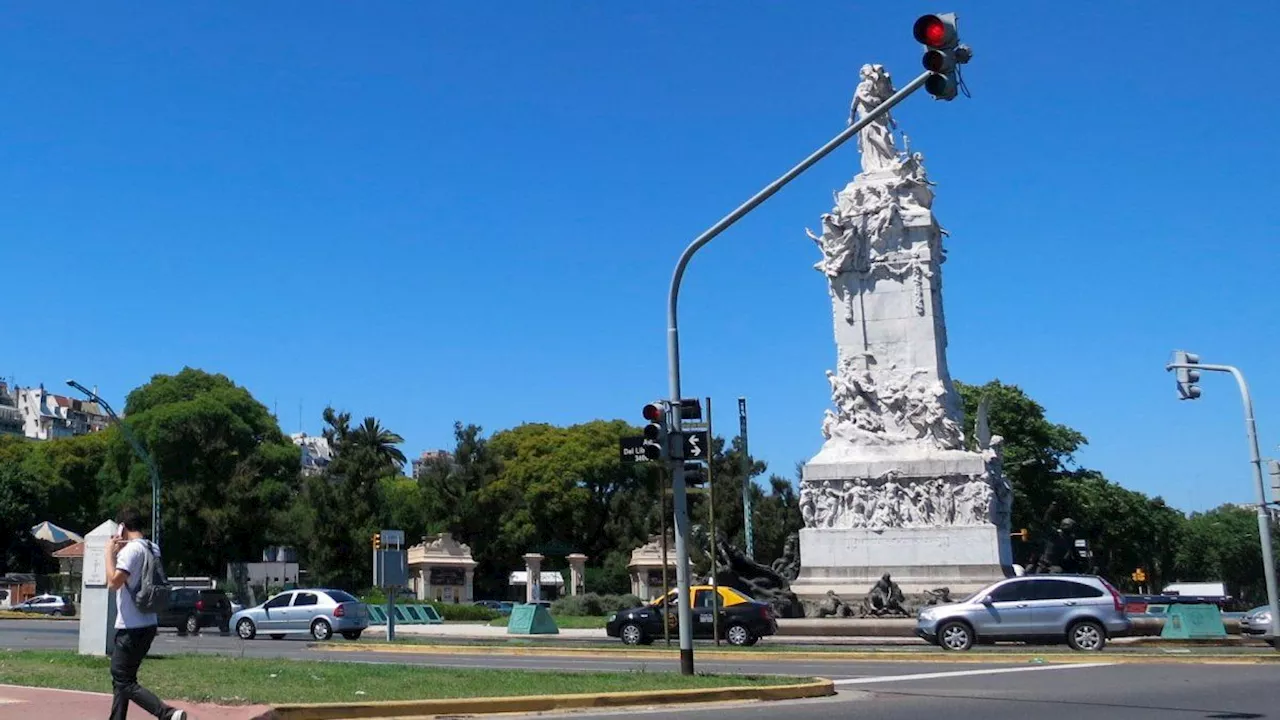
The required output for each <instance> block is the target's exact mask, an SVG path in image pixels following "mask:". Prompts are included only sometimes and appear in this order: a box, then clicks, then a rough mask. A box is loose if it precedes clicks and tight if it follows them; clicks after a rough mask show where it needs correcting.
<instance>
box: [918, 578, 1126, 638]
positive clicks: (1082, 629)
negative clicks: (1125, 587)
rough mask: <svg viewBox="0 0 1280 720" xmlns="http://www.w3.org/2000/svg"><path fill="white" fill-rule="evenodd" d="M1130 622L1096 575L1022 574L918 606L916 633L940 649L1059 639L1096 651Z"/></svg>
mask: <svg viewBox="0 0 1280 720" xmlns="http://www.w3.org/2000/svg"><path fill="white" fill-rule="evenodd" d="M1131 626H1132V622H1131V621H1130V620H1129V616H1128V615H1127V614H1126V613H1125V601H1124V597H1122V596H1121V595H1120V592H1119V591H1118V590H1116V589H1115V587H1113V586H1112V585H1111V583H1109V582H1107V581H1106V580H1103V579H1102V578H1100V577H1097V576H1095V575H1052V576H1046V575H1024V576H1021V577H1015V578H1010V579H1008V580H1001V581H1000V582H997V583H994V584H992V585H989V586H988V587H985V588H983V589H982V590H979V591H978V592H977V593H975V594H974V595H973V596H972V597H970V598H968V599H966V600H963V601H961V602H958V603H951V604H949V605H935V606H933V607H928V608H925V609H923V610H921V611H920V615H919V618H918V619H917V621H916V634H917V635H919V636H920V637H922V638H924V639H925V640H926V641H928V642H931V643H933V644H935V645H938V646H940V647H941V648H942V649H944V650H968V649H969V648H971V647H973V645H974V643H975V642H976V643H992V642H996V641H1001V640H1018V641H1023V642H1060V641H1062V640H1065V641H1066V642H1067V644H1068V645H1070V646H1071V648H1072V649H1074V650H1093V651H1096V650H1101V649H1102V648H1103V647H1104V646H1105V645H1106V644H1107V639H1108V638H1109V637H1114V636H1116V635H1120V634H1123V633H1126V632H1128V631H1129V628H1130V627H1131Z"/></svg>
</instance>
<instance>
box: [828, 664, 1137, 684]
mask: <svg viewBox="0 0 1280 720" xmlns="http://www.w3.org/2000/svg"><path fill="white" fill-rule="evenodd" d="M1114 664H1115V663H1070V664H1066V665H1037V666H1035V667H1014V668H988V669H986V670H955V671H953V672H936V673H917V674H914V675H883V676H879V677H861V678H846V679H844V680H833V681H832V682H834V683H835V684H836V685H869V684H871V683H884V682H903V681H906V680H933V679H935V678H953V677H968V676H970V675H1002V674H1004V673H1019V672H1037V671H1039V670H1073V669H1076V668H1098V667H1110V666H1112V665H1114Z"/></svg>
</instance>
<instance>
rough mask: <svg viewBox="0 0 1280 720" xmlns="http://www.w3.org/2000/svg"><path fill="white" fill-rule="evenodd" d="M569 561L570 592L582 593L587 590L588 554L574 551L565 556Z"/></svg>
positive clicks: (572, 593) (571, 593) (573, 593)
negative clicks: (585, 578) (585, 577)
mask: <svg viewBox="0 0 1280 720" xmlns="http://www.w3.org/2000/svg"><path fill="white" fill-rule="evenodd" d="M565 559H566V560H568V561H569V594H570V595H581V594H583V592H585V585H586V581H585V580H584V576H585V575H586V570H587V567H586V566H587V556H586V555H583V554H582V553H573V554H571V555H569V556H567V557H566V558H565Z"/></svg>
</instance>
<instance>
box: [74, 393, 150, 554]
mask: <svg viewBox="0 0 1280 720" xmlns="http://www.w3.org/2000/svg"><path fill="white" fill-rule="evenodd" d="M67 384H68V385H70V386H71V387H73V388H75V389H76V390H79V391H80V392H82V393H84V395H85V396H86V397H88V398H89V399H90V400H92V401H94V402H96V403H98V405H101V406H102V409H103V410H106V411H107V415H108V416H109V417H110V418H111V419H112V420H113V421H114V422H115V424H116V425H118V426H119V427H120V430H121V432H123V433H124V436H125V439H126V440H128V441H129V444H130V445H132V446H133V452H134V454H135V455H137V456H138V457H139V458H141V460H142V462H144V463H146V465H147V471H148V472H150V473H151V540H152V542H154V543H156V544H157V545H159V544H160V473H159V471H157V470H156V463H155V461H154V460H152V459H151V455H150V454H148V453H147V451H146V448H144V447H142V443H140V442H138V438H136V437H134V434H133V433H132V432H131V431H130V430H129V426H128V425H126V424H125V423H124V421H123V420H121V419H120V416H119V415H117V414H116V411H115V410H112V409H111V405H109V404H108V403H107V401H106V400H103V399H102V397H101V396H99V395H98V393H96V392H93V391H92V390H90V389H89V388H87V387H85V386H83V385H81V384H80V383H78V382H76V381H75V380H67Z"/></svg>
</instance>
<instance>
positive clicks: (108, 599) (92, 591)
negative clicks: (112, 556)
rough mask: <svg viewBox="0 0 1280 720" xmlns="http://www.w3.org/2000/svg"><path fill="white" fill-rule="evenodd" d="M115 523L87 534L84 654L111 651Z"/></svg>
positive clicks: (82, 599) (82, 615) (82, 593)
mask: <svg viewBox="0 0 1280 720" xmlns="http://www.w3.org/2000/svg"><path fill="white" fill-rule="evenodd" d="M116 528H117V526H116V524H115V522H114V521H112V520H108V521H106V522H104V523H102V524H101V525H99V526H98V527H96V528H94V529H93V530H90V531H89V533H88V534H87V535H85V536H84V573H83V574H82V575H81V576H80V607H78V608H76V611H77V612H79V613H80V646H79V651H80V654H81V655H97V656H100V657H101V656H104V655H110V654H111V648H112V640H113V635H114V634H115V624H116V594H115V593H113V592H111V591H110V590H108V589H107V544H108V543H109V542H111V538H113V537H115V534H116Z"/></svg>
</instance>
